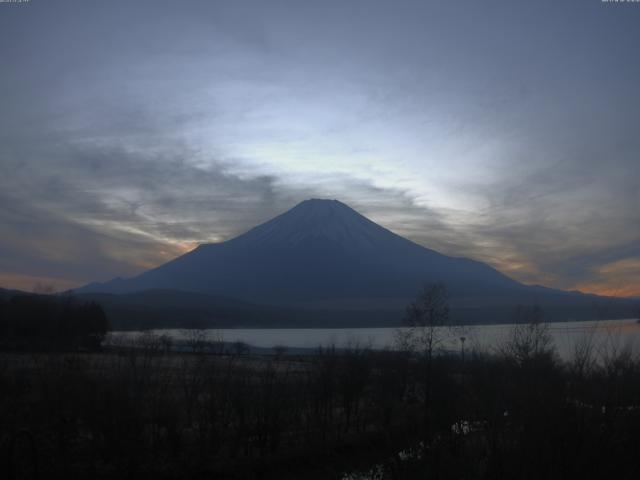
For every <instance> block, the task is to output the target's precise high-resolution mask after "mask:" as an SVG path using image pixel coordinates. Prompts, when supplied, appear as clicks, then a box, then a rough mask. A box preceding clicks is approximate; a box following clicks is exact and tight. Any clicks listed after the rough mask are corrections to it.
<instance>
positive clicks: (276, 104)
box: [0, 1, 640, 295]
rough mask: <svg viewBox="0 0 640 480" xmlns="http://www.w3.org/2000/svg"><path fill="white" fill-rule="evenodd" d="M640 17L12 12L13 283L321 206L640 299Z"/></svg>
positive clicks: (3, 93) (588, 7) (341, 8)
mask: <svg viewBox="0 0 640 480" xmlns="http://www.w3.org/2000/svg"><path fill="white" fill-rule="evenodd" d="M551 7H553V8H551ZM54 17H55V18H56V19H59V20H56V21H55V22H54V21H53V20H52V19H53V18H54ZM638 21H640V9H638V8H634V6H633V5H617V4H615V5H614V4H611V5H609V4H600V3H598V2H593V4H589V2H587V3H585V2H563V3H562V4H557V2H533V3H531V4H529V5H523V4H518V5H515V4H514V2H482V3H481V4H480V3H478V2H454V3H447V4H442V2H434V3H428V2H409V1H407V2H375V4H372V3H371V2H322V3H316V4H309V3H308V2H303V3H301V2H200V1H191V2H180V3H177V2H163V1H159V2H158V1H155V2H146V1H139V2H135V3H134V4H131V3H130V2H120V1H113V2H104V3H100V4H93V3H92V4H89V3H86V2H85V3H83V4H78V3H77V2H65V1H60V2H46V3H45V2H36V1H34V2H29V3H26V4H4V5H0V32H1V33H0V36H1V38H0V40H1V42H0V59H1V60H2V65H3V75H2V76H1V77H0V105H2V111H3V115H2V116H0V202H1V205H2V209H1V210H0V282H2V284H4V285H6V286H20V287H22V288H24V287H25V285H26V284H28V283H29V282H31V281H32V282H33V283H34V284H36V283H38V282H39V283H52V284H55V285H56V286H58V287H59V288H68V287H69V286H72V285H74V284H82V283H85V282H88V281H92V280H105V279H108V278H111V277H114V276H129V275H133V274H135V273H137V272H140V271H142V270H144V269H147V268H150V267H153V266H155V265H158V264H160V263H163V262H164V261H167V260H169V259H171V258H173V257H175V256H177V255H179V254H181V253H183V252H185V251H187V250H189V249H190V248H192V247H193V246H195V245H196V244H198V243H202V242H216V241H223V240H225V239H227V238H230V237H232V236H234V235H237V234H239V233H241V232H243V231H245V230H246V229H248V228H250V227H251V226H253V225H255V224H257V223H260V222H262V221H265V220H267V219H269V218H270V217H271V216H273V215H276V214H278V213H280V212H282V211H284V210H286V209H288V208H290V207H291V206H293V205H294V204H295V203H297V202H298V201H301V200H303V199H305V198H309V197H323V196H324V197H330V198H339V199H341V200H342V201H345V202H346V203H349V204H350V205H352V206H353V207H354V208H356V209H358V210H359V211H361V212H362V213H363V214H365V215H367V216H369V217H370V218H372V219H373V220H374V221H377V222H379V223H381V224H383V225H384V226H386V227H388V228H390V229H392V230H394V231H396V232H397V233H400V234H402V235H405V236H407V237H409V238H411V239H413V240H414V241H416V242H419V243H421V244H424V245H426V246H429V247H430V248H434V249H436V250H439V251H441V252H443V253H447V254H451V255H464V256H470V257H473V258H476V259H479V260H482V261H486V262H488V263H490V264H492V265H494V266H496V267H497V268H499V269H501V270H502V271H504V272H505V273H507V274H509V275H511V276H513V277H514V278H516V279H518V280H521V281H524V282H527V283H540V284H545V285H548V286H553V287H559V288H566V289H571V288H580V289H584V290H587V291H594V292H600V293H607V294H619V295H640V190H639V185H640V158H638V155H639V153H638V152H640V135H638V134H637V132H638V125H640V94H639V93H638V90H637V79H638V78H639V77H640V64H639V63H638V62H637V45H638V41H639V40H640V31H639V30H638V29H637V25H638Z"/></svg>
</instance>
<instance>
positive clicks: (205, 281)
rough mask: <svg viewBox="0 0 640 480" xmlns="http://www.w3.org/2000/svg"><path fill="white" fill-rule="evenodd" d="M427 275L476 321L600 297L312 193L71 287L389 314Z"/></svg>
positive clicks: (565, 309)
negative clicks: (188, 247)
mask: <svg viewBox="0 0 640 480" xmlns="http://www.w3.org/2000/svg"><path fill="white" fill-rule="evenodd" d="M433 282H442V283H444V284H445V285H446V287H447V289H448V291H449V293H450V296H451V300H452V307H453V308H454V311H456V310H457V311H458V314H459V313H460V312H464V314H463V315H462V317H469V312H471V311H475V312H476V314H474V315H473V317H475V318H476V320H475V321H478V320H477V316H478V312H479V311H480V310H478V309H481V310H484V311H485V314H486V312H487V309H489V310H490V311H491V313H490V315H492V320H491V319H488V320H485V321H495V320H498V321H505V319H501V320H500V319H499V318H498V317H500V316H505V315H507V314H506V313H505V312H506V311H507V310H509V311H510V312H511V311H512V310H513V307H515V306H516V305H517V304H522V303H524V304H531V303H532V302H536V303H539V304H541V305H542V306H545V307H547V306H552V307H553V308H554V309H555V310H556V311H557V312H559V313H558V314H557V316H558V319H560V318H564V319H566V317H569V316H571V317H574V318H576V317H579V318H584V317H585V315H583V314H579V313H578V314H576V311H575V307H579V308H581V309H582V310H584V311H586V309H593V299H594V298H595V299H597V298H601V297H595V296H592V295H584V294H580V293H575V292H564V291H561V290H553V289H548V288H545V287H539V286H526V285H523V284H521V283H519V282H517V281H515V280H513V279H511V278H509V277H507V276H506V275H504V274H502V273H500V272H499V271H497V270H496V269H494V268H492V267H490V266H488V265H486V264H484V263H481V262H478V261H474V260H470V259H467V258H457V257H450V256H446V255H443V254H440V253H438V252H436V251H434V250H430V249H428V248H425V247H423V246H420V245H418V244H416V243H413V242H411V241H410V240H407V239H405V238H403V237H401V236H399V235H397V234H395V233H393V232H391V231H389V230H387V229H386V228H383V227H381V226H380V225H377V224H376V223H374V222H372V221H370V220H369V219H367V218H366V217H364V216H362V215H360V214H359V213H358V212H356V211H355V210H353V209H352V208H350V207H348V206H347V205H345V204H344V203H342V202H339V201H337V200H318V199H312V200H306V201H304V202H302V203H300V204H298V205H297V206H295V207H294V208H292V209H291V210H289V211H287V212H285V213H283V214H281V215H279V216H277V217H275V218H273V219H271V220H269V221H267V222H266V223H263V224H261V225H259V226H257V227H255V228H253V229H251V230H249V231H248V232H246V233H244V234H242V235H240V236H238V237H236V238H233V239H231V240H228V241H225V242H222V243H215V244H203V245H200V246H198V247H197V248H195V249H194V250H192V251H191V252H189V253H187V254H185V255H182V256H180V257H178V258H176V259H174V260H172V261H170V262H168V263H165V264H163V265H161V266H159V267H157V268H154V269H152V270H148V271H146V272H144V273H142V274H140V275H138V276H136V277H133V278H129V279H122V278H118V279H114V280H111V281H109V282H106V283H92V284H89V285H87V286H85V287H83V288H81V289H78V290H77V291H76V292H77V293H80V294H88V293H98V292H99V293H101V294H129V295H131V294H139V293H140V292H144V291H150V290H156V291H162V292H165V293H164V294H163V296H166V292H169V291H180V292H183V293H184V292H194V293H197V294H198V295H199V296H200V297H202V295H203V294H205V295H209V296H212V298H213V297H215V298H225V299H234V300H237V301H240V302H243V304H251V305H264V306H270V307H278V308H297V309H307V310H309V309H316V310H317V309H324V310H326V309H329V310H331V309H333V310H334V311H336V310H342V311H345V310H350V311H355V310H360V311H363V310H369V311H373V310H377V311H378V312H379V311H380V310H387V311H389V312H391V311H393V312H395V313H394V315H396V316H397V315H398V312H402V310H403V309H404V307H405V306H406V305H407V303H408V302H409V301H411V299H413V298H415V296H416V294H417V293H418V292H419V290H420V288H421V287H422V286H423V285H426V284H430V283H433ZM200 297H199V298H200ZM199 301H200V300H199ZM497 309H500V310H502V311H503V314H502V315H498V314H497V313H496V312H497ZM558 309H559V310H558ZM583 313H584V312H583ZM485 314H483V315H485ZM496 315H498V316H496ZM400 316H401V313H400ZM458 316H460V315H458ZM505 318H506V317H505Z"/></svg>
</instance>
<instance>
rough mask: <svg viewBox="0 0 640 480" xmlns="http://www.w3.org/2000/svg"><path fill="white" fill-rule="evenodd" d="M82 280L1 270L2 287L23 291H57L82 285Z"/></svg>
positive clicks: (0, 280)
mask: <svg viewBox="0 0 640 480" xmlns="http://www.w3.org/2000/svg"><path fill="white" fill-rule="evenodd" d="M81 285H82V283H81V282H76V281H73V280H68V279H64V278H56V277H43V276H37V275H24V274H21V273H8V272H0V287H1V288H6V289H15V290H21V291H23V292H38V291H39V292H42V293H45V292H46V293H55V292H64V291H65V290H69V289H71V288H77V287H79V286H81Z"/></svg>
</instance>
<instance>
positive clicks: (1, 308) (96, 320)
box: [0, 294, 109, 351]
mask: <svg viewBox="0 0 640 480" xmlns="http://www.w3.org/2000/svg"><path fill="white" fill-rule="evenodd" d="M108 329H109V322H108V320H107V317H106V316H105V314H104V312H103V310H102V308H101V307H100V306H99V305H98V304H97V303H95V302H85V301H79V300H77V299H74V298H73V297H70V296H53V295H28V294H17V295H13V296H9V297H7V298H3V297H0V348H3V349H12V350H15V349H27V350H64V351H68V350H77V349H90V350H95V349H98V348H99V347H100V344H101V343H102V340H103V339H104V337H105V335H106V333H107V331H108Z"/></svg>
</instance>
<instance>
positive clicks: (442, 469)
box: [0, 292, 640, 480]
mask: <svg viewBox="0 0 640 480" xmlns="http://www.w3.org/2000/svg"><path fill="white" fill-rule="evenodd" d="M431 293H433V292H431ZM435 293H436V297H435V298H430V299H428V298H427V299H426V303H424V302H423V303H422V304H420V303H416V304H414V305H413V308H412V309H410V310H409V312H410V313H411V314H410V315H408V318H411V319H412V323H411V325H412V328H411V329H410V332H411V333H410V335H408V336H404V337H402V336H399V338H398V344H397V348H395V349H393V350H387V351H376V350H372V349H370V348H368V347H367V346H366V345H357V344H353V345H349V346H346V347H343V348H335V347H328V348H321V349H318V350H317V351H315V352H313V353H311V354H308V355H294V354H292V353H288V352H287V350H286V348H278V349H274V352H273V354H271V355H255V354H249V353H247V351H246V350H244V349H242V348H232V347H233V346H230V345H228V344H226V343H224V342H223V339H221V338H209V337H207V335H206V334H205V333H204V332H197V331H194V333H193V335H192V337H191V339H190V340H189V341H188V342H187V343H186V344H185V348H183V349H182V350H177V349H176V348H174V345H173V344H172V341H171V340H170V339H168V338H166V337H161V336H158V335H155V334H153V333H150V332H146V333H141V334H140V335H138V336H136V337H130V339H129V341H128V343H127V342H121V343H120V344H119V345H118V346H117V347H110V348H102V349H91V348H85V347H84V346H85V345H86V343H85V341H84V340H83V341H80V342H77V343H75V344H74V343H69V341H68V339H69V338H77V335H76V334H74V335H72V336H71V337H70V336H69V335H67V334H66V333H61V332H67V331H68V330H67V328H68V327H67V326H65V325H73V321H72V320H70V319H73V318H75V317H74V315H76V314H77V315H80V314H81V312H85V313H87V312H93V313H92V314H95V318H100V316H99V315H97V313H96V312H97V310H96V307H95V306H91V305H84V306H83V305H80V306H76V307H74V308H75V309H74V308H72V307H70V306H69V305H66V304H64V303H61V304H59V305H57V306H56V309H55V310H56V312H57V313H56V316H55V317H52V318H56V319H57V320H58V323H57V324H56V325H58V327H56V328H57V329H53V330H46V329H45V330H43V331H39V333H38V334H37V335H36V338H37V339H38V341H40V340H41V339H44V338H49V337H50V338H56V339H62V340H61V341H62V343H61V344H59V345H66V348H64V349H63V348H57V349H56V350H50V351H43V350H39V351H35V350H33V349H31V350H21V351H18V350H15V349H13V350H11V349H4V351H3V352H2V353H1V354H0V391H1V392H2V395H1V396H0V412H1V413H2V414H1V415H0V418H1V424H0V462H2V463H0V471H1V472H2V475H3V478H7V479H14V478H45V477H46V478H104V479H111V478H167V479H169V478H177V479H182V478H185V479H186V478H201V477H208V478H219V479H271V478H273V479H276V478H277V479H283V478H290V479H299V478H309V479H337V480H355V479H362V480H365V479H414V478H415V479H417V478H438V479H460V478H469V479H529V478H530V479H534V478H535V479H538V478H546V479H567V478H583V479H586V478H616V479H626V478H629V479H631V478H637V475H638V472H639V471H640V470H639V469H640V442H638V438H639V435H640V359H639V358H638V357H637V356H635V355H634V354H633V353H632V352H631V350H629V349H625V348H621V347H618V346H615V345H611V346H610V347H609V348H607V349H606V350H597V349H596V348H595V347H594V345H593V344H591V343H590V342H589V341H588V339H585V341H584V342H582V343H580V345H579V346H578V347H577V348H576V351H575V354H574V356H573V358H572V359H571V360H570V361H563V360H560V359H559V358H558V356H557V355H556V353H555V349H554V345H553V344H552V342H551V338H550V336H549V334H548V330H547V326H546V324H545V323H544V322H543V321H542V318H541V313H542V312H540V311H539V310H536V309H525V310H524V311H521V312H520V319H521V323H519V324H517V325H516V326H515V327H514V330H513V333H512V335H510V337H509V338H508V339H507V340H505V341H504V343H503V344H501V345H498V346H496V348H495V349H493V350H491V351H474V350H473V349H470V350H469V351H467V352H464V351H463V352H441V351H440V350H439V348H438V345H439V343H438V342H439V338H438V334H437V332H438V331H439V330H436V329H433V328H432V326H433V325H435V324H436V323H440V320H442V319H443V317H442V315H446V305H444V304H438V302H437V300H438V297H437V292H435ZM434 300H436V301H434ZM421 305H422V306H425V305H428V306H430V307H433V308H431V309H429V310H426V309H424V308H421ZM438 305H440V307H438ZM4 308H5V312H6V311H10V312H14V313H12V315H18V313H16V312H21V311H22V310H21V309H22V308H23V307H22V306H20V305H9V310H6V308H7V305H5V306H4ZM30 308H34V309H35V308H39V306H38V305H31V307H30ZM68 309H70V310H68ZM74 312H75V313H74ZM62 319H66V320H65V321H64V322H63V321H62ZM65 322H67V323H65ZM430 322H431V323H430ZM97 324H100V322H97ZM100 325H102V324H100ZM72 330H73V329H72ZM97 330H100V329H91V333H89V334H88V335H89V336H92V335H95V334H96V333H95V332H96V331H97ZM9 331H10V332H12V335H14V338H23V337H21V336H20V335H21V334H20V333H19V332H18V331H16V330H15V329H14V330H11V329H9ZM4 332H7V328H6V327H5V328H4V329H3V334H4ZM83 335H84V338H86V335H85V334H81V335H80V337H81V338H82V337H83ZM235 347H237V346H235Z"/></svg>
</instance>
